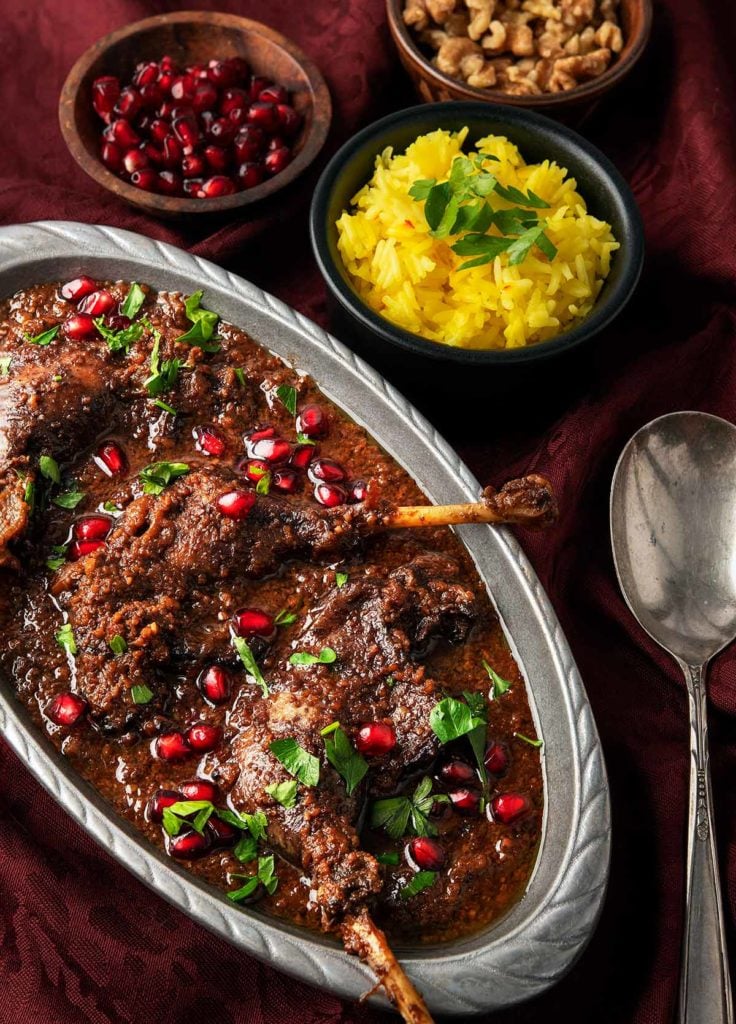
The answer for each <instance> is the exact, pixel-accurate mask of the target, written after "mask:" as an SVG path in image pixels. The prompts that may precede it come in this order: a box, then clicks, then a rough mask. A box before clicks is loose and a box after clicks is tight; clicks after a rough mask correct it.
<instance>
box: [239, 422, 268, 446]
mask: <svg viewBox="0 0 736 1024" xmlns="http://www.w3.org/2000/svg"><path fill="white" fill-rule="evenodd" d="M264 437H276V431H275V429H274V428H273V427H271V426H268V425H266V426H261V427H254V428H253V430H248V431H246V433H245V434H243V443H244V444H245V446H246V448H247V447H248V445H249V444H250V443H251V442H253V441H260V440H262V438H264Z"/></svg>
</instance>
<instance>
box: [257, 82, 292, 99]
mask: <svg viewBox="0 0 736 1024" xmlns="http://www.w3.org/2000/svg"><path fill="white" fill-rule="evenodd" d="M258 99H259V100H260V101H261V103H274V104H277V103H288V102H289V94H288V93H287V91H286V89H284V87H283V85H269V86H267V87H266V88H265V89H262V90H261V92H260V95H259V96H258Z"/></svg>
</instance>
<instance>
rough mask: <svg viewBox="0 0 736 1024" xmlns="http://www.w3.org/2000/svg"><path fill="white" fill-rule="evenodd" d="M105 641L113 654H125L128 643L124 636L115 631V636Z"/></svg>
mask: <svg viewBox="0 0 736 1024" xmlns="http://www.w3.org/2000/svg"><path fill="white" fill-rule="evenodd" d="M107 642H108V645H109V647H110V650H111V651H112V653H113V654H125V652H126V651H127V650H128V645H127V644H126V642H125V638H124V637H122V636H120V634H119V633H116V634H115V636H114V637H112V639H111V640H108V641H107ZM149 700H150V697H149ZM136 703H137V702H136Z"/></svg>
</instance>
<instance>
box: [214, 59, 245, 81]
mask: <svg viewBox="0 0 736 1024" xmlns="http://www.w3.org/2000/svg"><path fill="white" fill-rule="evenodd" d="M238 68H239V65H234V64H232V63H231V62H230V61H227V60H211V61H210V63H209V67H208V68H207V77H208V78H209V80H210V82H213V83H214V84H215V85H219V86H220V87H224V88H227V87H228V86H231V85H235V83H236V82H237V81H238V80H239V79H240V78H241V75H240V72H239V70H238Z"/></svg>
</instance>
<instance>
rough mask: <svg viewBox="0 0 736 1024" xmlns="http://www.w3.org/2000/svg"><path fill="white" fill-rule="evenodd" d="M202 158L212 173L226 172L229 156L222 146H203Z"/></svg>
mask: <svg viewBox="0 0 736 1024" xmlns="http://www.w3.org/2000/svg"><path fill="white" fill-rule="evenodd" d="M204 157H205V160H206V161H207V163H208V164H209V165H210V167H211V169H212V170H213V171H226V170H227V167H228V164H229V163H230V156H229V154H228V152H227V150H225V149H223V148H222V146H205V150H204Z"/></svg>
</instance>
